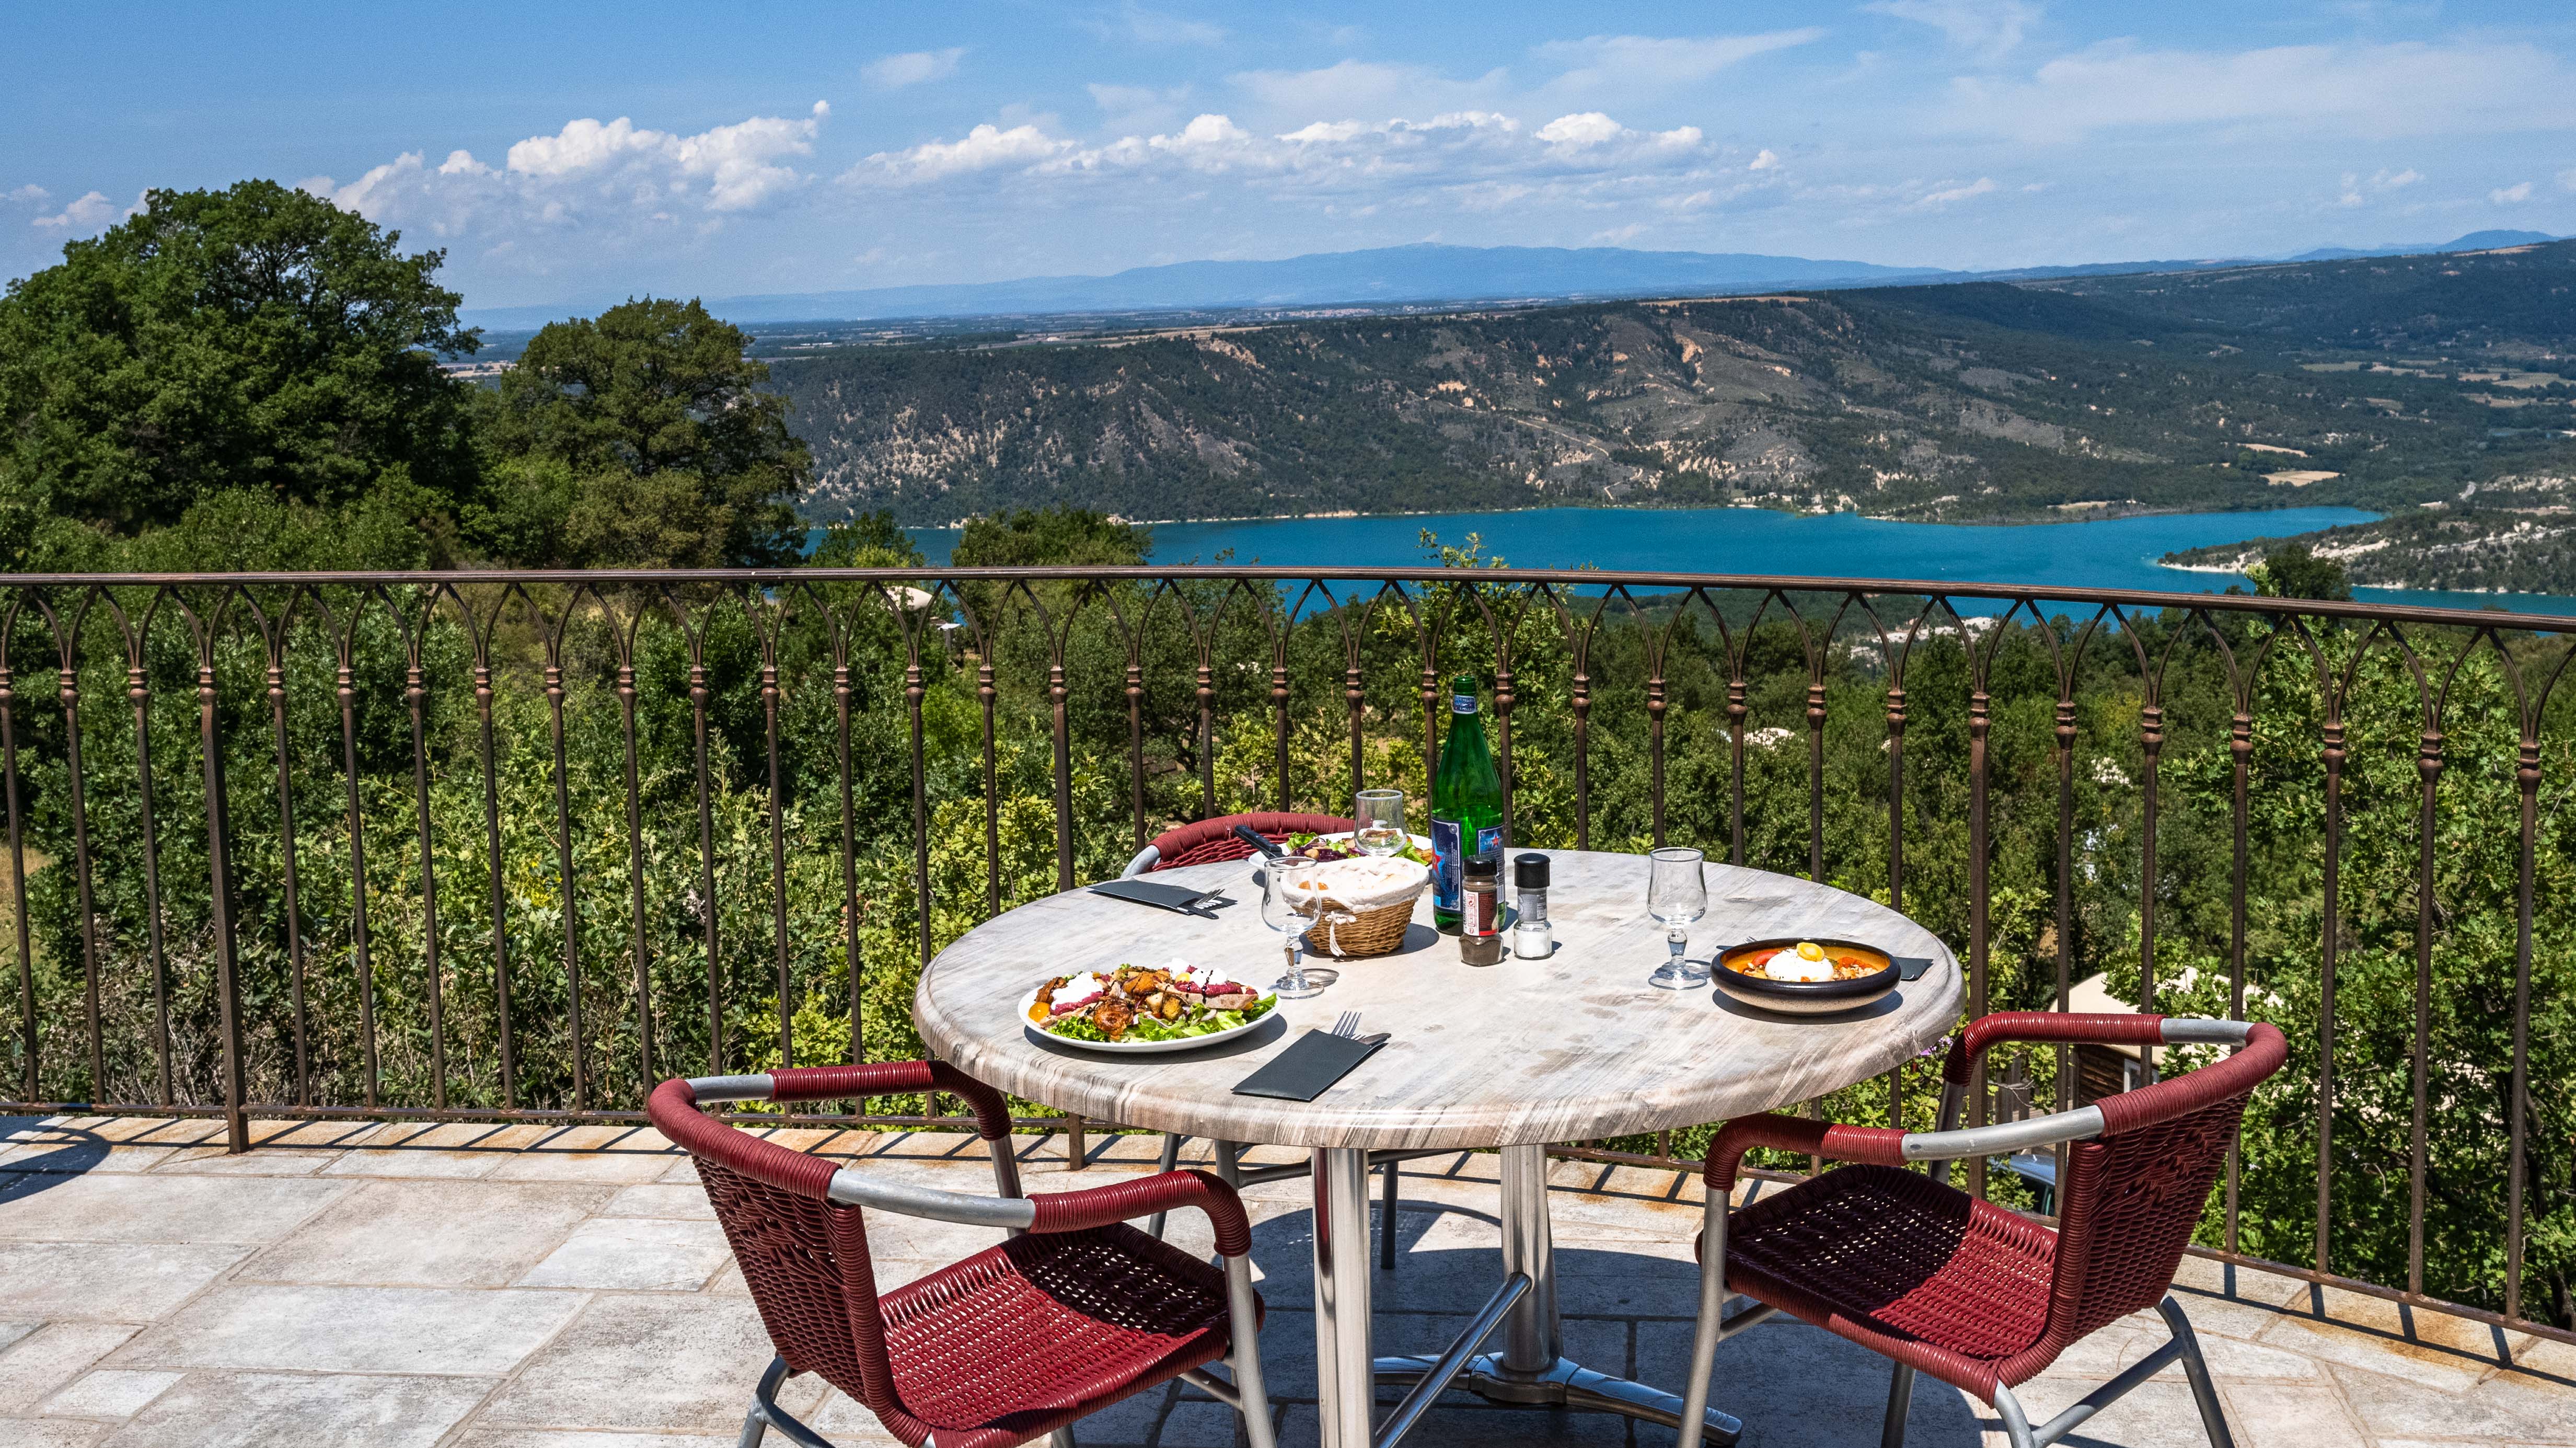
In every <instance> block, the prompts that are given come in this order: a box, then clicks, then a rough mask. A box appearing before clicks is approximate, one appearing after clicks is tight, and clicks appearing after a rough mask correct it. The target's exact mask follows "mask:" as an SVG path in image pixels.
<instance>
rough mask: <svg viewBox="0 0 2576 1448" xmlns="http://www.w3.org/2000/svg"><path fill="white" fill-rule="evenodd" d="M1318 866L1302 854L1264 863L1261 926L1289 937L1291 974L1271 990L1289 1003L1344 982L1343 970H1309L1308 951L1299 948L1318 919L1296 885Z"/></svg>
mask: <svg viewBox="0 0 2576 1448" xmlns="http://www.w3.org/2000/svg"><path fill="white" fill-rule="evenodd" d="M1315 865H1316V862H1315V861H1313V860H1310V859H1307V858H1305V857H1304V856H1302V855H1289V856H1287V857H1285V858H1283V859H1277V860H1267V861H1264V862H1263V863H1262V866H1261V869H1262V878H1263V880H1264V882H1265V883H1264V884H1263V886H1262V891H1261V923H1262V924H1264V925H1267V926H1269V927H1270V928H1271V929H1273V930H1276V931H1279V932H1281V933H1282V934H1284V935H1286V936H1287V937H1288V973H1287V974H1285V975H1283V976H1281V977H1279V979H1278V981H1277V982H1276V983H1274V984H1273V985H1272V986H1271V987H1270V988H1271V989H1272V990H1274V991H1276V992H1278V993H1279V994H1280V995H1281V996H1283V997H1285V998H1286V999H1289V1000H1303V999H1305V998H1306V997H1308V996H1311V995H1318V994H1321V993H1322V991H1323V989H1324V987H1326V986H1328V985H1331V984H1332V983H1333V982H1334V981H1336V980H1339V979H1341V972H1339V971H1333V970H1308V969H1306V966H1305V952H1304V951H1303V950H1302V949H1300V948H1299V947H1300V946H1302V945H1303V944H1304V942H1305V939H1306V927H1307V926H1309V925H1312V924H1314V923H1315V920H1314V917H1313V916H1312V915H1311V914H1309V913H1308V912H1309V911H1311V910H1312V909H1313V908H1314V907H1313V906H1312V905H1311V904H1310V903H1309V902H1308V901H1307V900H1304V899H1301V898H1299V897H1300V896H1302V895H1304V894H1305V892H1304V891H1302V890H1297V889H1293V888H1292V885H1293V882H1295V881H1297V880H1299V879H1302V878H1304V877H1305V876H1306V875H1307V874H1308V873H1309V872H1311V871H1312V870H1313V869H1314V868H1315Z"/></svg>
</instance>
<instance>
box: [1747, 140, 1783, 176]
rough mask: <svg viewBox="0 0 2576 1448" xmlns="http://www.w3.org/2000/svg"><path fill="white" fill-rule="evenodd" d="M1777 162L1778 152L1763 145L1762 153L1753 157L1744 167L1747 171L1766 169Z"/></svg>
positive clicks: (1777, 163) (1778, 158) (1778, 161)
mask: <svg viewBox="0 0 2576 1448" xmlns="http://www.w3.org/2000/svg"><path fill="white" fill-rule="evenodd" d="M1779 164H1780V156H1779V153H1778V152H1775V151H1773V150H1772V149H1771V148H1770V147H1768V146H1765V147H1763V148H1762V154H1761V155H1758V156H1756V157H1754V158H1753V160H1752V162H1751V163H1750V164H1748V165H1747V166H1746V167H1745V168H1744V169H1745V170H1747V171H1768V170H1770V169H1771V168H1772V167H1774V166H1777V165H1779Z"/></svg>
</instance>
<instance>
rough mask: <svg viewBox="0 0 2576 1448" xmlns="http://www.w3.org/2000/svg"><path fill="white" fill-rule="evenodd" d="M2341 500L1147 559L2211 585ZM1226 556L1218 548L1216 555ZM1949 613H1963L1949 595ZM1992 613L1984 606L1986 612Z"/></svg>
mask: <svg viewBox="0 0 2576 1448" xmlns="http://www.w3.org/2000/svg"><path fill="white" fill-rule="evenodd" d="M2373 516H2374V515H2373V514H2370V513H2364V512H2360V511H2358V510H2356V509H2352V508H2282V509H2276V510H2273V511H2270V512H2251V513H2171V514H2161V515H2157V516H2153V517H2143V518H2102V519H2095V520H2092V521H2088V522H2077V523H2031V524H2022V525H2016V526H1999V525H1997V526H1979V525H1968V524H1953V523H1891V522H1882V521H1879V520H1876V519H1871V518H1864V517H1862V516H1860V515H1859V514H1857V513H1832V514H1826V515H1822V516H1798V515H1795V514H1789V513H1775V512H1771V511H1769V510H1767V509H1759V508H1657V509H1644V508H1536V509H1528V510H1524V511H1519V512H1509V513H1442V514H1433V515H1425V516H1415V517H1395V518H1386V517H1371V518H1277V519H1264V520H1259V521H1252V522H1236V523H1163V524H1157V525H1155V527H1154V529H1153V540H1154V541H1153V561H1154V562H1156V563H1164V564H1182V563H1208V564H1214V563H1220V562H1233V563H1267V564H1279V565H1284V566H1288V567H1326V566H1329V567H1344V568H1391V567H1409V566H1415V565H1419V564H1421V563H1423V562H1424V561H1425V559H1424V555H1423V549H1422V544H1421V541H1420V539H1421V535H1422V533H1423V531H1424V530H1425V529H1428V530H1430V531H1431V532H1433V533H1436V534H1438V535H1439V537H1440V540H1441V541H1442V542H1444V543H1451V544H1460V543H1464V542H1465V541H1466V539H1467V535H1468V534H1470V533H1473V534H1476V535H1478V536H1479V538H1480V539H1481V540H1482V542H1483V545H1484V550H1485V552H1486V553H1487V554H1488V555H1494V554H1499V555H1501V556H1502V557H1503V558H1504V559H1505V560H1506V561H1508V562H1510V563H1512V564H1513V565H1515V566H1518V567H1523V568H1575V567H1580V566H1582V565H1585V564H1590V565H1592V566H1594V567H1598V568H1604V569H1613V570H1617V569H1635V570H1644V571H1651V572H1676V573H1678V572H1689V573H1762V574H1790V575H1804V576H1808V577H1844V578H1917V579H1926V580H1933V581H1938V582H1956V583H2003V584H2020V585H2025V586H2032V587H2043V588H2045V587H2058V588H2130V589H2154V590H2161V591H2166V592H2181V593H2197V592H2204V591H2207V592H2217V591H2220V590H2223V589H2225V588H2226V587H2227V585H2229V584H2231V583H2239V584H2241V583H2242V582H2243V581H2244V580H2243V579H2241V578H2238V577H2236V576H2234V575H2232V574H2217V573H2194V572H2186V571H2184V570H2181V569H2174V568H2164V567H2160V566H2158V564H2157V563H2156V559H2158V558H2159V557H2161V556H2163V555H2164V554H2166V553H2169V552H2172V551H2174V550H2176V549H2182V548H2198V547H2202V546H2205V545H2208V544H2215V543H2240V542H2243V541H2245V540H2247V539H2249V538H2271V537H2280V536H2284V535H2287V534H2292V533H2306V532H2312V531H2314V530H2316V529H2319V528H2325V527H2329V526H2332V525H2334V524H2338V523H2362V522H2368V521H2369V520H2370V519H2371V518H2372V517H2373ZM912 536H913V538H914V539H915V540H916V541H918V542H919V544H920V546H921V550H922V552H924V553H925V554H927V555H929V557H930V560H931V561H932V562H933V563H945V562H947V561H948V555H949V550H950V549H951V548H953V547H955V546H956V541H957V532H956V530H955V529H950V528H921V529H915V530H912ZM1229 555H1230V556H1229ZM2358 596H2359V597H2362V598H2365V599H2370V600H2373V601H2377V602H2383V603H2413V604H2431V605H2442V606H2448V607H2456V608H2487V607H2503V608H2508V609H2512V610H2514V611H2516V612H2529V613H2562V614H2576V598H2562V597H2552V596H2543V595H2537V594H2511V595H2499V594H2482V593H2435V592H2428V591H2422V590H2415V589H2390V588H2366V589H2361V590H2358ZM1960 607H1961V609H1962V611H1970V612H1973V611H1977V610H1973V609H1971V608H1969V606H1968V601H1967V600H1964V599H1963V600H1961V601H1960ZM1989 611H1991V610H1989Z"/></svg>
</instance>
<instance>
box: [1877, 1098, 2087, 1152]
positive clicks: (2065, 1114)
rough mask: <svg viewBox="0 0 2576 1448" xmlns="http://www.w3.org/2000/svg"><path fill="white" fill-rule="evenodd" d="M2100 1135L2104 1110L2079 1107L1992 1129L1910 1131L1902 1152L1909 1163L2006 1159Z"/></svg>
mask: <svg viewBox="0 0 2576 1448" xmlns="http://www.w3.org/2000/svg"><path fill="white" fill-rule="evenodd" d="M2101 1134H2102V1108H2100V1107H2098V1106H2079V1107H2077V1108H2076V1109H2075V1110H2073V1111H2058V1112H2052V1113H2051V1114H2049V1115H2047V1116H2032V1117H2025V1118H2024V1119H2022V1120H2020V1121H2005V1122H1999V1123H1997V1124H1995V1125H1993V1126H1970V1127H1963V1128H1960V1129H1957V1130H1952V1131H1911V1132H1907V1133H1906V1135H1905V1139H1904V1141H1903V1142H1902V1143H1901V1144H1900V1146H1899V1149H1900V1150H1901V1151H1903V1153H1904V1154H1905V1159H1906V1160H1907V1161H1957V1160H1958V1159H1959V1158H1961V1157H1966V1156H2005V1155H2009V1154H2010V1153H2013V1152H2016V1151H2027V1150H2029V1149H2030V1148H2032V1147H2035V1146H2055V1145H2056V1144H2057V1143H2059V1142H2061V1141H2083V1140H2086V1139H2088V1138H2090V1137H2096V1136H2100V1135H2101Z"/></svg>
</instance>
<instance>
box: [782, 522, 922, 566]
mask: <svg viewBox="0 0 2576 1448" xmlns="http://www.w3.org/2000/svg"><path fill="white" fill-rule="evenodd" d="M805 561H806V562H807V563H809V564H812V565H813V566H814V567H816V568H919V567H921V566H922V565H923V564H924V563H925V562H927V561H928V560H926V559H924V558H923V557H922V556H921V549H920V547H919V545H917V544H915V543H914V542H913V541H912V536H911V535H910V534H908V533H906V532H904V531H903V529H902V528H900V527H898V526H896V524H895V521H894V514H893V513H892V512H890V511H888V510H886V509H882V508H880V509H878V510H877V511H876V512H873V513H861V514H859V515H858V516H857V517H855V518H852V519H850V520H849V521H848V522H846V523H835V524H833V525H832V526H831V527H830V528H829V529H827V530H825V532H824V534H823V541H822V542H821V543H818V544H816V545H815V547H814V552H813V556H811V557H809V558H807V559H806V560H805Z"/></svg>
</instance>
